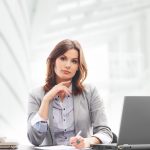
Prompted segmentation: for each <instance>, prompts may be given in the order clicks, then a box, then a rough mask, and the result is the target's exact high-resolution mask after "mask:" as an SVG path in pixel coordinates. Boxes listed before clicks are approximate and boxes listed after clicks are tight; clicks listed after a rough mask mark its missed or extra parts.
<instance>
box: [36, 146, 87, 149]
mask: <svg viewBox="0 0 150 150" xmlns="http://www.w3.org/2000/svg"><path fill="white" fill-rule="evenodd" d="M34 148H35V149H42V150H79V149H76V148H75V147H73V146H66V145H57V146H41V147H34ZM87 149H89V148H86V150H87ZM84 150H85V149H84Z"/></svg>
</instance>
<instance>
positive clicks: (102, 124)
mask: <svg viewBox="0 0 150 150" xmlns="http://www.w3.org/2000/svg"><path fill="white" fill-rule="evenodd" d="M44 95H45V92H44V90H43V88H42V87H39V88H36V89H34V90H32V91H31V92H30V94H29V101H28V133H27V134H28V139H29V141H30V142H31V143H32V144H33V145H56V142H55V139H54V133H53V119H52V118H53V117H52V105H51V103H50V105H49V107H50V108H49V128H48V131H47V132H46V133H41V132H38V131H37V130H36V129H35V128H33V127H32V126H31V119H32V118H33V117H34V115H35V114H36V113H37V111H38V110H39V107H40V105H41V101H42V99H43V97H44ZM73 100H74V119H75V120H74V122H75V133H78V132H79V130H82V133H81V136H82V137H90V136H93V135H94V136H96V137H98V138H99V139H101V136H102V135H105V136H107V137H108V139H109V142H111V141H112V132H111V130H110V128H109V127H108V125H107V118H106V114H105V108H104V104H103V101H102V99H101V98H100V96H99V94H98V91H97V90H96V88H95V87H92V86H90V85H85V90H84V91H83V93H82V94H80V95H77V96H73Z"/></svg>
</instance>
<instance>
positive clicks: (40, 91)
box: [29, 86, 45, 97]
mask: <svg viewBox="0 0 150 150" xmlns="http://www.w3.org/2000/svg"><path fill="white" fill-rule="evenodd" d="M29 95H30V96H33V97H42V96H44V95H45V91H44V88H43V86H39V87H36V88H33V89H31V90H30V91H29Z"/></svg>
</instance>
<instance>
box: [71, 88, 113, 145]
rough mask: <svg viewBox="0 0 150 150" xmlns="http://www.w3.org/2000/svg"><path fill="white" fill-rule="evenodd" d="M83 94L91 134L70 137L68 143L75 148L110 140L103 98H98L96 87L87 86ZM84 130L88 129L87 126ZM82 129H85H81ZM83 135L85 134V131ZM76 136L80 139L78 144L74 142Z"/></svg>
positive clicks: (110, 134) (110, 133)
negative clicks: (89, 135)
mask: <svg viewBox="0 0 150 150" xmlns="http://www.w3.org/2000/svg"><path fill="white" fill-rule="evenodd" d="M83 95H84V96H83V97H84V98H85V105H88V111H89V114H90V115H89V116H90V118H89V119H90V122H91V126H92V127H93V135H91V137H87V138H83V137H81V136H79V137H72V138H71V139H70V143H71V144H72V145H73V146H75V147H76V148H84V147H89V146H90V144H100V143H110V142H111V141H112V132H111V131H110V129H109V127H108V125H107V117H106V114H105V108H104V104H103V100H102V99H101V98H100V96H99V94H98V91H97V89H96V88H93V87H91V86H87V87H86V88H85V91H84V92H83ZM86 101H87V103H86ZM87 113H88V112H87ZM87 119H88V118H87ZM87 122H88V121H87ZM83 124H84V123H83ZM81 125H82V124H81ZM86 130H88V128H87V129H86ZM83 131H85V130H84V129H83ZM83 135H85V133H84V134H83ZM78 138H79V140H81V142H80V144H77V142H76V141H77V139H78Z"/></svg>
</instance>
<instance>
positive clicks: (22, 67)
mask: <svg viewBox="0 0 150 150" xmlns="http://www.w3.org/2000/svg"><path fill="white" fill-rule="evenodd" d="M29 33H30V23H29V15H28V10H27V4H26V1H25V0H21V1H18V0H11V1H10V0H1V1H0V136H5V137H9V138H15V139H17V140H18V141H20V140H24V141H25V136H24V135H25V132H26V130H25V129H26V108H27V106H26V105H27V93H28V88H29V75H30V74H29Z"/></svg>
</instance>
